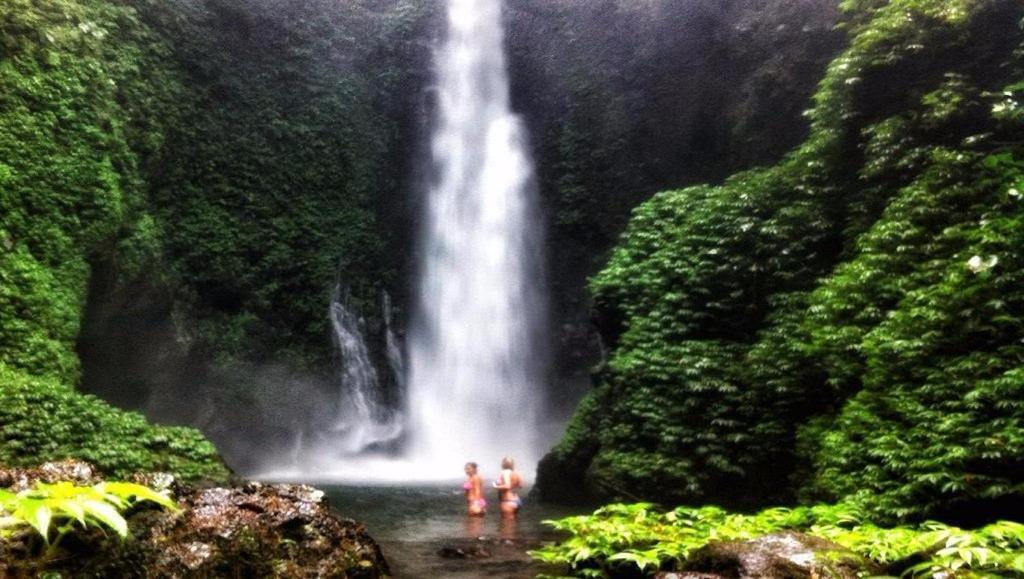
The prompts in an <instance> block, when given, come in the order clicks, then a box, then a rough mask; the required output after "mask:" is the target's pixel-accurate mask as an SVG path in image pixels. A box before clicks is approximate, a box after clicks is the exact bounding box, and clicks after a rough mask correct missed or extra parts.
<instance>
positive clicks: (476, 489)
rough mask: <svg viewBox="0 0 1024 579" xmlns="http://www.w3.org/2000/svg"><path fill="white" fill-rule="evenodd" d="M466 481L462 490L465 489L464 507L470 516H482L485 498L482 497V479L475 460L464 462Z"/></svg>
mask: <svg viewBox="0 0 1024 579" xmlns="http://www.w3.org/2000/svg"><path fill="white" fill-rule="evenodd" d="M465 471H466V482H465V483H464V484H463V485H462V490H464V491H466V508H468V509H469V515H470V516H472V517H482V516H484V514H485V513H486V512H487V500H486V499H484V479H482V478H481V477H480V475H479V474H478V473H477V466H476V463H475V462H467V463H466V468H465Z"/></svg>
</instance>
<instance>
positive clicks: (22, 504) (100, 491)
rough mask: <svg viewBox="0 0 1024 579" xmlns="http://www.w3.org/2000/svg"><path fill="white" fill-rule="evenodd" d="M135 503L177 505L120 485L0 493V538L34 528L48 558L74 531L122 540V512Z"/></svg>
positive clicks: (61, 485) (48, 486)
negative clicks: (105, 532) (93, 530)
mask: <svg viewBox="0 0 1024 579" xmlns="http://www.w3.org/2000/svg"><path fill="white" fill-rule="evenodd" d="M141 502H151V503H155V504H157V505H160V506H161V507H164V508H166V509H170V510H177V508H178V507H177V505H175V503H174V501H172V500H171V499H170V498H169V497H168V496H167V495H166V494H164V493H160V492H157V491H154V490H153V489H150V488H149V487H146V486H143V485H138V484H133V483H124V482H104V483H99V484H96V485H93V486H79V485H75V484H73V483H70V482H58V483H54V484H46V483H39V482H37V483H36V484H35V485H34V486H33V488H31V489H28V490H24V491H21V492H19V493H16V494H15V493H12V492H9V491H5V490H0V537H6V536H10V535H11V534H13V533H15V532H18V531H19V530H20V529H23V528H31V529H34V530H35V532H36V533H38V535H39V537H41V538H42V540H43V543H44V544H46V545H47V546H48V551H49V552H50V553H52V552H53V551H54V550H55V549H56V548H57V546H58V545H59V544H60V542H61V540H62V539H63V538H64V537H65V536H66V535H67V534H68V533H71V532H74V531H75V529H76V523H77V526H78V529H80V530H86V529H90V528H97V529H103V530H106V529H109V530H111V531H114V533H116V534H117V536H119V537H121V538H122V539H123V538H125V537H127V536H128V522H127V521H126V520H125V518H124V516H123V514H122V513H123V512H124V511H125V510H127V509H128V508H129V507H131V506H134V505H135V504H138V503H141Z"/></svg>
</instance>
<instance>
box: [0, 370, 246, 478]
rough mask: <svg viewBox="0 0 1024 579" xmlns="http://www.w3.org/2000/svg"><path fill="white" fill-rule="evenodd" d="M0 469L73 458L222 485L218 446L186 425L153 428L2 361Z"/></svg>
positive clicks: (108, 469) (118, 473) (123, 471)
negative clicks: (216, 447)
mask: <svg viewBox="0 0 1024 579" xmlns="http://www.w3.org/2000/svg"><path fill="white" fill-rule="evenodd" d="M0 399H2V400H3V404H0V464H6V465H11V466H31V465H34V464H38V463H40V462H42V461H48V460H63V459H65V458H69V457H74V458H79V459H82V460H87V461H89V462H91V463H93V464H95V465H96V466H97V467H98V468H99V469H100V470H101V471H103V472H104V473H107V474H108V475H110V476H114V477H125V476H128V475H130V474H132V473H134V472H138V471H158V472H170V473H175V474H177V475H178V476H180V477H181V478H183V479H185V480H216V481H222V480H225V479H226V478H227V477H228V473H227V471H226V469H225V468H224V466H223V463H221V461H220V458H219V457H218V455H217V451H216V449H215V448H214V447H213V445H212V444H210V443H209V442H208V441H206V439H204V438H203V437H202V435H201V434H199V432H197V431H195V430H193V429H190V428H166V427H156V426H154V425H152V424H150V423H149V422H146V420H145V419H144V418H143V417H142V416H141V415H139V414H136V413H134V412H124V411H120V410H116V409H114V408H111V407H110V406H107V405H106V404H104V403H103V402H102V401H100V400H98V399H97V398H95V397H93V396H89V395H83V394H80V393H78V392H76V391H74V390H73V389H72V388H71V387H70V386H67V385H65V384H63V383H61V382H60V381H58V380H55V379H53V378H46V377H30V376H27V375H25V374H24V373H22V372H19V371H17V370H11V369H9V368H7V367H5V366H3V365H2V364H0Z"/></svg>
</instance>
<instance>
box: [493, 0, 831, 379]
mask: <svg viewBox="0 0 1024 579" xmlns="http://www.w3.org/2000/svg"><path fill="white" fill-rule="evenodd" d="M505 4H506V9H507V12H508V17H507V18H506V21H507V25H508V50H509V64H510V68H511V74H512V86H513V97H514V99H513V100H514V105H515V108H516V110H517V111H520V112H521V113H522V114H523V115H524V116H525V118H526V120H527V122H528V123H529V127H530V134H531V138H532V141H533V143H534V150H535V159H536V164H537V178H538V179H537V180H538V186H539V189H540V194H541V198H542V201H543V204H544V213H545V215H546V216H547V221H548V225H549V232H550V235H549V250H548V257H549V260H550V262H551V267H550V268H549V270H550V272H551V279H550V286H551V288H550V289H551V291H550V294H551V300H552V302H553V304H554V307H553V308H552V310H553V313H554V315H555V316H556V318H557V319H556V320H554V323H553V324H552V326H553V328H554V330H555V332H558V335H556V340H555V343H556V344H557V345H558V347H559V348H560V349H559V351H558V352H557V355H556V356H555V358H556V361H557V362H558V364H559V370H561V371H562V372H563V375H564V373H572V372H580V371H583V372H585V371H586V370H587V369H588V368H589V366H590V365H591V364H593V363H594V360H593V357H594V356H595V354H596V352H595V350H597V348H596V347H595V345H594V340H593V338H592V333H590V332H584V331H582V328H581V326H584V321H585V320H586V318H587V309H588V307H589V302H588V300H587V296H588V292H587V291H586V288H585V285H586V278H587V277H588V276H590V275H593V274H594V273H595V272H597V271H599V269H600V268H601V265H602V264H603V262H604V260H606V259H607V255H608V251H609V250H610V248H611V247H612V246H613V245H614V243H615V239H616V237H617V236H618V235H619V234H620V233H621V232H622V230H623V229H624V227H625V225H626V223H627V221H628V219H629V212H630V210H631V209H632V208H634V207H635V206H636V205H637V204H638V203H640V202H641V201H643V200H646V199H648V198H650V196H651V195H652V194H653V193H655V192H656V191H659V190H663V189H665V188H667V187H679V186H682V185H685V184H689V183H699V182H702V181H705V180H720V179H722V178H723V177H725V176H727V175H729V174H731V173H733V172H735V171H737V170H740V169H744V168H747V167H750V166H752V165H756V164H761V163H771V162H775V161H777V160H778V159H779V158H780V157H781V156H782V155H783V154H785V152H786V151H788V150H789V149H790V148H792V147H794V146H796V145H797V144H799V143H800V141H801V140H802V139H803V138H804V137H805V136H806V131H807V124H806V122H804V121H803V120H802V119H801V116H800V115H801V112H802V111H803V109H804V108H805V104H806V101H807V99H808V98H809V96H810V95H811V94H812V93H813V91H814V86H815V83H816V82H817V81H818V79H819V78H820V77H821V75H822V74H823V73H824V70H825V67H826V65H827V64H828V61H829V59H830V58H831V56H833V55H834V54H835V53H836V52H837V51H838V50H839V48H840V47H841V41H842V33H840V32H838V31H836V30H834V29H833V24H834V22H835V18H836V12H837V10H836V2H835V1H834V0H800V1H795V2H794V1H789V0H786V1H783V2H780V1H778V0H752V1H745V2H735V1H723V0H685V1H683V0H652V1H647V2H635V1H633V0H589V1H587V2H579V1H575V0H508V1H507V2H506V3H505ZM588 328H589V326H588Z"/></svg>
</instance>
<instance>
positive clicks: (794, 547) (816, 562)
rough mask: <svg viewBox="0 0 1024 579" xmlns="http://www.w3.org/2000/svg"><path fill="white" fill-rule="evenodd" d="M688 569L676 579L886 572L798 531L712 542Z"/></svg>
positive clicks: (802, 578)
mask: <svg viewBox="0 0 1024 579" xmlns="http://www.w3.org/2000/svg"><path fill="white" fill-rule="evenodd" d="M685 568H686V571H687V572H688V573H680V574H678V575H677V577H680V578H696V576H697V575H695V574H701V575H703V576H705V577H707V576H710V575H718V576H721V577H727V578H729V579H743V578H755V577H757V578H771V579H811V578H818V577H832V578H834V579H856V578H857V577H862V576H873V575H874V576H877V575H881V574H882V573H883V571H882V569H879V568H878V566H877V565H876V564H875V563H873V562H871V561H870V560H868V559H865V558H864V557H861V556H860V555H858V554H856V553H854V552H853V551H850V550H849V549H846V548H845V547H842V546H840V545H837V544H836V543H833V542H831V541H827V540H825V539H821V538H819V537H812V536H810V535H805V534H803V533H796V532H784V533H775V534H772V535H765V536H763V537H758V538H756V539H751V540H749V541H717V542H713V543H709V544H707V545H705V546H703V547H701V548H700V549H697V550H696V551H694V552H693V553H691V554H690V557H689V558H688V559H687V561H686V565H685ZM666 579H668V578H666Z"/></svg>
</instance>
